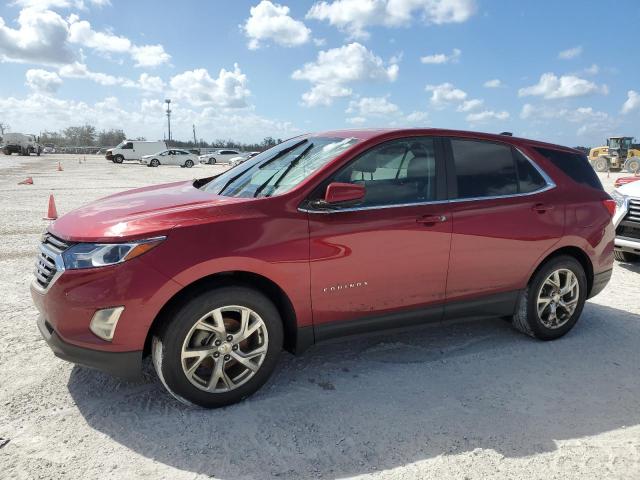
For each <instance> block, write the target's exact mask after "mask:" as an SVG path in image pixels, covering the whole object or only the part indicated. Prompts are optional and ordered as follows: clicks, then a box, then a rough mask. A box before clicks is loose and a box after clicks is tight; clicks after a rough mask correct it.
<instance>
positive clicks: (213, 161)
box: [208, 157, 216, 165]
mask: <svg viewBox="0 0 640 480" xmlns="http://www.w3.org/2000/svg"><path fill="white" fill-rule="evenodd" d="M208 163H209V165H215V164H216V159H215V158H213V157H211V158H210V159H209V162H208Z"/></svg>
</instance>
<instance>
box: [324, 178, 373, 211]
mask: <svg viewBox="0 0 640 480" xmlns="http://www.w3.org/2000/svg"><path fill="white" fill-rule="evenodd" d="M364 194H365V188H364V185H358V184H355V183H340V182H333V183H330V184H329V185H327V190H326V191H325V194H324V203H326V204H329V205H334V204H338V203H353V202H357V201H359V200H362V199H363V198H364Z"/></svg>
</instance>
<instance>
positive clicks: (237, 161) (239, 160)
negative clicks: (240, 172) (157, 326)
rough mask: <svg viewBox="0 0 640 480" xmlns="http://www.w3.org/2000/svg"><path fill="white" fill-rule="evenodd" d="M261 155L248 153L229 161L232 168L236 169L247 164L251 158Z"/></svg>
mask: <svg viewBox="0 0 640 480" xmlns="http://www.w3.org/2000/svg"><path fill="white" fill-rule="evenodd" d="M259 153H260V152H249V153H247V154H245V155H241V156H239V157H233V158H232V159H230V160H229V165H230V166H232V167H235V166H236V165H240V164H241V163H243V162H246V161H247V160H249V159H250V158H253V157H255V156H256V155H258V154H259Z"/></svg>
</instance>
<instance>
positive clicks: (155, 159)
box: [140, 148, 198, 168]
mask: <svg viewBox="0 0 640 480" xmlns="http://www.w3.org/2000/svg"><path fill="white" fill-rule="evenodd" d="M197 162H198V156H197V155H196V154H195V153H191V152H188V151H186V150H179V149H176V148H171V149H169V150H163V151H161V152H157V153H154V154H153V155H145V156H143V157H142V158H141V159H140V163H142V164H143V165H146V166H147V167H159V166H160V165H180V166H181V167H186V168H191V167H193V166H194V165H195V164H196V163H197Z"/></svg>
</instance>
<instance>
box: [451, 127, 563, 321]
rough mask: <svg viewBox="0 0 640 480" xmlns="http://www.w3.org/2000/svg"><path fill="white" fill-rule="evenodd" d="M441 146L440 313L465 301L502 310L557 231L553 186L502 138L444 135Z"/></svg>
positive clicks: (459, 309) (458, 310) (456, 311)
mask: <svg viewBox="0 0 640 480" xmlns="http://www.w3.org/2000/svg"><path fill="white" fill-rule="evenodd" d="M447 150H448V152H449V155H448V164H447V167H448V175H449V178H448V180H449V182H448V183H449V196H450V199H451V207H452V211H451V214H452V219H453V225H452V239H451V257H450V262H449V274H448V280H447V291H446V297H447V307H446V315H447V316H459V315H460V314H463V313H465V312H464V311H463V310H464V309H465V308H467V307H469V312H468V313H469V314H474V313H480V309H481V308H482V307H486V308H488V311H484V310H483V311H482V313H492V312H491V308H494V307H495V309H496V311H495V312H493V313H495V314H496V315H502V314H507V313H509V312H508V310H509V308H513V304H512V302H513V301H514V300H515V298H516V295H517V291H518V290H520V289H522V288H524V287H525V285H526V283H527V281H528V276H529V273H530V271H531V268H532V267H533V266H534V265H535V264H536V263H537V261H538V259H539V258H540V256H541V255H542V254H543V253H544V252H546V251H547V250H548V249H549V248H550V247H551V246H552V245H553V244H555V243H556V242H558V240H559V239H560V237H561V236H562V234H563V230H564V211H563V207H562V202H561V201H560V198H559V197H558V195H559V193H558V190H557V189H556V188H555V185H554V183H553V181H552V180H551V179H550V178H549V177H548V176H547V175H546V174H545V173H544V172H543V171H542V170H541V169H540V167H539V166H537V165H536V164H535V163H534V162H533V161H532V160H531V159H529V158H527V157H525V156H524V154H522V153H521V152H520V151H519V150H517V149H515V148H513V147H512V146H510V145H509V144H506V143H500V142H488V141H482V140H475V139H465V138H450V139H448V140H447ZM464 301H468V302H466V303H464ZM460 302H463V303H460ZM502 309H506V312H504V311H502Z"/></svg>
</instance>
